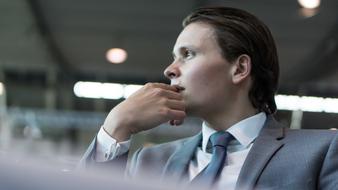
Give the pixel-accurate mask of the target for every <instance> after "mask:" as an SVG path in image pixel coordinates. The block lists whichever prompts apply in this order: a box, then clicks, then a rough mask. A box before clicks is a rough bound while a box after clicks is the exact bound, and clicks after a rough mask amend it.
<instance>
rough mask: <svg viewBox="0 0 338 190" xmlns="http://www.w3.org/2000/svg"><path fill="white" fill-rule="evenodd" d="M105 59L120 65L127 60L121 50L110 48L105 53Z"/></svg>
mask: <svg viewBox="0 0 338 190" xmlns="http://www.w3.org/2000/svg"><path fill="white" fill-rule="evenodd" d="M106 58H107V60H108V61H109V62H111V63H116V64H117V63H122V62H124V61H125V60H126V59H127V52H126V51H125V50H124V49H121V48H112V49H110V50H108V51H107V53H106Z"/></svg>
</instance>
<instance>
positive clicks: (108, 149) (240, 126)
mask: <svg viewBox="0 0 338 190" xmlns="http://www.w3.org/2000/svg"><path fill="white" fill-rule="evenodd" d="M265 120H266V114H265V113H264V112H261V113H258V114H256V115H254V116H251V117H249V118H246V119H244V120H242V121H240V122H238V123H236V124H235V125H233V126H231V127H230V128H228V129H227V130H226V131H227V132H229V133H230V134H232V135H233V136H234V137H235V140H232V141H230V143H229V145H228V148H227V158H226V161H225V162H226V163H225V164H224V168H223V170H222V172H221V175H220V179H219V180H218V182H217V183H216V184H215V188H218V189H221V188H223V189H224V188H226V189H235V185H236V182H237V179H238V176H239V172H240V170H241V168H242V166H243V163H244V161H245V159H246V157H247V155H248V153H249V151H250V149H251V147H252V144H253V142H254V140H255V139H256V137H257V136H258V134H259V132H260V130H261V129H262V127H263V125H264V123H265ZM215 132H216V131H215V130H214V129H213V128H212V126H210V125H209V124H208V123H207V122H203V124H202V147H198V148H197V149H196V152H195V158H196V159H194V160H191V161H190V163H189V178H190V180H192V179H193V178H194V177H195V176H196V175H197V174H198V173H200V172H201V171H202V170H203V169H204V168H205V167H206V166H207V165H208V163H209V162H210V160H211V156H212V154H211V153H209V151H208V150H209V148H208V142H209V138H210V136H211V135H212V134H213V133H215ZM129 146H130V140H128V141H124V142H120V143H117V142H116V140H115V139H113V138H112V137H111V136H109V135H108V134H107V133H106V132H105V131H104V130H103V128H102V127H101V129H100V131H99V133H98V135H97V145H96V155H95V159H96V161H98V162H102V161H106V160H108V159H112V158H114V157H116V156H118V155H121V154H123V153H125V152H127V151H128V149H129Z"/></svg>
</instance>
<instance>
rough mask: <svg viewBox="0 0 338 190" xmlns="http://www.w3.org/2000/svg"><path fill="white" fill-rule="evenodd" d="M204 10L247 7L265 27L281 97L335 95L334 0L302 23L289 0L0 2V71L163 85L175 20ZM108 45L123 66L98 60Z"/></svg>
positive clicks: (337, 23)
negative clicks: (121, 54)
mask: <svg viewBox="0 0 338 190" xmlns="http://www.w3.org/2000/svg"><path fill="white" fill-rule="evenodd" d="M209 5H224V6H232V7H238V8H241V9H244V10H248V11H249V12H251V13H253V14H255V15H256V16H258V17H259V18H260V19H261V20H263V21H264V22H265V23H266V24H267V25H268V26H269V27H270V29H271V31H272V33H273V35H274V37H275V40H276V43H277V46H278V51H279V58H280V67H281V82H280V83H281V89H280V90H281V92H282V93H305V94H309V93H314V94H321V95H324V96H338V84H337V83H336V81H337V80H338V77H337V74H338V72H337V70H338V69H337V67H338V58H337V56H338V48H337V44H338V19H337V18H338V15H337V12H338V11H337V8H338V1H336V0H325V1H322V4H321V6H320V8H319V9H318V10H316V11H317V14H315V15H313V16H310V17H307V18H306V17H304V16H302V14H301V9H300V6H299V5H298V3H297V0H278V1H277V0H274V1H271V0H260V1H247V0H231V1H230V0H229V1H216V0H214V1H212V0H211V1H210V0H209V1H207V0H204V1H202V0H184V1H182V0H171V1H165V0H142V1H131V0H100V1H92V0H73V1H68V0H57V1H55V0H15V1H11V0H2V1H1V2H0V9H1V12H0V15H1V16H0V25H1V30H0V38H1V43H0V50H1V53H0V69H2V70H3V73H5V74H6V72H12V73H13V72H21V73H47V75H50V73H53V72H54V71H57V72H58V73H63V75H69V76H68V77H71V78H72V79H73V80H81V79H83V76H85V77H87V78H91V79H93V80H100V81H113V80H118V81H131V82H134V83H135V82H139V83H142V82H144V81H154V80H155V81H158V80H163V76H162V72H163V70H164V68H165V67H166V66H167V65H168V64H169V63H170V61H171V50H172V46H173V45H174V43H175V39H176V37H177V35H178V34H179V32H180V30H181V20H182V19H183V18H184V17H185V16H186V15H187V14H188V13H189V12H190V11H191V10H193V9H194V8H196V7H199V6H209ZM113 47H121V48H124V49H126V50H127V52H128V59H127V61H126V62H125V63H122V64H119V65H113V64H111V63H109V62H108V61H107V60H106V59H105V53H106V51H107V50H108V49H109V48H113ZM33 75H34V74H33ZM47 77H48V76H47ZM81 77H82V78H81ZM85 77H84V78H85ZM323 89H324V90H323Z"/></svg>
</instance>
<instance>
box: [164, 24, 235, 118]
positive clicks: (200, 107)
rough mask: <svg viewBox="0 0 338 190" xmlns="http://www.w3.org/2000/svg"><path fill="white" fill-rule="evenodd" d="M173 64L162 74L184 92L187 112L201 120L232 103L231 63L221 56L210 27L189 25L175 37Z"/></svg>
mask: <svg viewBox="0 0 338 190" xmlns="http://www.w3.org/2000/svg"><path fill="white" fill-rule="evenodd" d="M173 56H174V61H173V63H172V64H171V65H169V66H168V67H167V68H166V70H165V71H164V74H165V75H166V77H168V78H169V79H170V80H171V85H179V86H180V87H182V89H183V90H181V91H180V92H181V93H182V95H183V98H184V101H185V104H186V112H187V113H188V114H189V115H193V116H199V117H204V116H206V115H205V114H212V112H218V111H222V110H223V109H226V108H227V106H226V105H227V103H228V102H230V101H231V91H232V90H231V88H232V85H231V84H232V83H231V64H230V63H229V62H228V61H227V60H225V59H224V58H223V56H222V53H221V49H220V47H219V46H218V44H217V42H216V39H215V36H214V30H213V28H212V27H211V26H210V25H208V24H205V23H201V22H196V23H191V24H189V25H188V26H186V27H185V28H184V30H183V31H182V32H181V34H180V35H179V36H178V38H177V41H176V44H175V46H174V49H173Z"/></svg>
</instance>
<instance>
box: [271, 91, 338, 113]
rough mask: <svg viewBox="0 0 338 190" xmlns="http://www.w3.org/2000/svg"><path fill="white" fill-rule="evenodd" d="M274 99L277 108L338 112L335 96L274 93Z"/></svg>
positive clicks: (337, 101)
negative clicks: (323, 96)
mask: <svg viewBox="0 0 338 190" xmlns="http://www.w3.org/2000/svg"><path fill="white" fill-rule="evenodd" d="M275 100H276V104H277V108H278V109H279V110H289V111H296V110H301V111H307V112H326V113H338V99H337V98H322V97H313V96H289V95H276V96H275Z"/></svg>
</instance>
